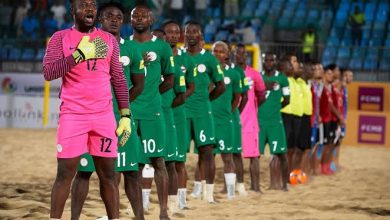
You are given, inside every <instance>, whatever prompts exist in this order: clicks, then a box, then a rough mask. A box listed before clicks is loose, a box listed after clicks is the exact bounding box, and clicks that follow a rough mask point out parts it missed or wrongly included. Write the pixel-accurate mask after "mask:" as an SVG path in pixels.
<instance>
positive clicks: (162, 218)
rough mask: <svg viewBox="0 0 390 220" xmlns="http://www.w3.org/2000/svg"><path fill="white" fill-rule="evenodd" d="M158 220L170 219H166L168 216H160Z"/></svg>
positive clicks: (167, 219) (168, 219)
mask: <svg viewBox="0 0 390 220" xmlns="http://www.w3.org/2000/svg"><path fill="white" fill-rule="evenodd" d="M160 220H171V219H170V218H169V217H168V215H166V216H162V215H160Z"/></svg>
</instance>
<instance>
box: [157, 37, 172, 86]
mask: <svg viewBox="0 0 390 220" xmlns="http://www.w3.org/2000/svg"><path fill="white" fill-rule="evenodd" d="M174 69H175V62H174V61H173V54H172V49H171V47H170V46H169V44H168V43H166V42H163V50H162V53H161V70H162V75H163V78H164V81H163V82H162V83H161V84H160V86H159V90H160V94H162V93H164V92H166V91H168V90H169V89H171V88H172V87H173V85H174V80H175V77H174V74H173V73H174V71H175V70H174Z"/></svg>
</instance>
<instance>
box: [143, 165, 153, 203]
mask: <svg viewBox="0 0 390 220" xmlns="http://www.w3.org/2000/svg"><path fill="white" fill-rule="evenodd" d="M141 171H142V174H141V177H142V178H141V185H142V204H143V207H144V209H145V210H148V209H149V205H150V193H151V191H152V184H153V179H154V168H153V166H152V165H150V164H144V166H142V170H141Z"/></svg>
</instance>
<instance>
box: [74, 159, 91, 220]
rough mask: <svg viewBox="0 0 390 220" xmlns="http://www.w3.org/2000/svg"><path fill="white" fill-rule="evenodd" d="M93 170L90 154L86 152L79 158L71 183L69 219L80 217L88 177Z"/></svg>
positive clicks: (87, 188) (86, 191)
mask: <svg viewBox="0 0 390 220" xmlns="http://www.w3.org/2000/svg"><path fill="white" fill-rule="evenodd" d="M93 172H95V165H94V163H93V159H92V156H91V155H90V154H88V153H86V154H83V155H82V156H81V158H80V163H79V166H78V172H77V174H76V177H75V178H74V180H73V183H72V192H71V194H72V196H71V219H72V220H73V219H74V220H76V219H79V218H80V214H81V210H82V208H83V205H84V202H85V200H86V198H87V195H88V191H89V179H90V177H91V176H92V173H93Z"/></svg>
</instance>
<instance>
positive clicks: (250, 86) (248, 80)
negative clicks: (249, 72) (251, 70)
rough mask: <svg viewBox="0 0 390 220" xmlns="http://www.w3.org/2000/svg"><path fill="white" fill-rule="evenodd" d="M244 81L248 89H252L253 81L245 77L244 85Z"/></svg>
mask: <svg viewBox="0 0 390 220" xmlns="http://www.w3.org/2000/svg"><path fill="white" fill-rule="evenodd" d="M245 81H246V82H248V86H249V88H250V89H252V88H253V84H254V83H253V79H252V78H250V77H245V80H244V84H245Z"/></svg>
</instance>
